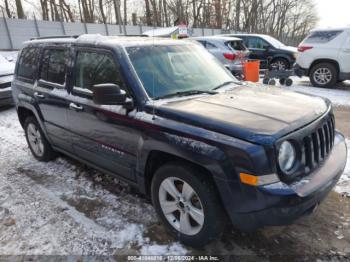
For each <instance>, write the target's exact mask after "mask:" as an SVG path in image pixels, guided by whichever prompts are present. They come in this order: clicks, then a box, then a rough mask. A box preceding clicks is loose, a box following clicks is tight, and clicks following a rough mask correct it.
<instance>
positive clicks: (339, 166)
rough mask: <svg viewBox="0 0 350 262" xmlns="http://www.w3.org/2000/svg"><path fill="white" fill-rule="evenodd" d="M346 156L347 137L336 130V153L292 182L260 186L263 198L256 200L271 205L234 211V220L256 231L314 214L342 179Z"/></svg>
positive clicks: (243, 228) (244, 227)
mask: <svg viewBox="0 0 350 262" xmlns="http://www.w3.org/2000/svg"><path fill="white" fill-rule="evenodd" d="M346 159H347V149H346V144H345V139H344V137H343V136H342V135H341V134H339V133H336V136H335V141H334V147H333V150H332V153H331V154H330V155H329V157H328V159H327V160H326V161H325V162H324V163H323V164H322V166H320V167H319V168H318V169H316V170H315V171H314V172H312V173H311V174H309V175H308V176H306V177H303V178H302V179H301V180H300V181H297V182H294V183H292V184H290V185H287V184H285V183H283V182H278V183H274V184H270V185H265V186H260V187H258V188H256V190H257V191H258V193H257V196H258V198H260V199H257V200H256V201H259V202H260V201H265V202H266V204H267V205H268V207H267V208H265V209H263V210H252V211H251V212H245V213H243V212H242V213H234V212H231V213H230V217H231V220H232V223H233V224H234V225H235V226H236V227H238V228H239V229H241V230H243V231H252V230H255V229H256V228H259V227H262V226H277V225H286V224H291V223H293V222H294V221H295V220H296V219H298V218H299V217H301V216H303V215H306V214H309V213H311V212H312V211H313V210H314V209H315V207H317V205H318V204H319V203H320V202H321V201H322V200H323V199H324V198H325V197H326V196H327V194H328V193H329V192H330V191H331V190H332V188H333V187H334V186H335V184H336V183H337V182H338V180H339V178H340V176H341V175H342V173H343V171H344V168H345V164H346ZM260 203H261V202H260Z"/></svg>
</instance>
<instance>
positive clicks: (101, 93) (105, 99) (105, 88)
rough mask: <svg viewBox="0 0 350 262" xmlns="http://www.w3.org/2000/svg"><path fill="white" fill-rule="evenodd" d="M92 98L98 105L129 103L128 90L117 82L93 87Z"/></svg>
mask: <svg viewBox="0 0 350 262" xmlns="http://www.w3.org/2000/svg"><path fill="white" fill-rule="evenodd" d="M92 98H93V101H94V103H95V104H98V105H128V104H130V103H132V102H131V101H129V102H128V101H127V100H128V99H127V95H126V92H125V91H124V90H122V89H120V87H119V86H118V85H116V84H109V83H106V84H99V85H94V86H93V87H92Z"/></svg>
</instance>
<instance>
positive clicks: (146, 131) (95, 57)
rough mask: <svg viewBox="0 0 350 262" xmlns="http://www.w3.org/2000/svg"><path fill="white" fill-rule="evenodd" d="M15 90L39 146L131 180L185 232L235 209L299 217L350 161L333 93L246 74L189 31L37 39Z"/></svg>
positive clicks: (253, 222)
mask: <svg viewBox="0 0 350 262" xmlns="http://www.w3.org/2000/svg"><path fill="white" fill-rule="evenodd" d="M12 89H13V97H14V101H15V104H16V108H17V112H18V117H19V121H20V122H21V124H22V126H23V128H24V130H25V134H26V139H27V142H28V145H29V148H30V150H31V152H32V153H33V155H34V157H35V158H37V159H38V160H39V161H49V160H51V159H53V158H54V157H55V155H56V152H61V153H63V154H65V155H67V156H70V157H73V158H76V159H78V160H79V161H81V162H83V163H86V164H88V165H90V166H92V167H94V168H96V169H98V170H101V171H102V172H104V173H107V174H113V175H116V176H117V177H118V178H119V179H121V180H124V181H126V182H128V183H130V184H131V185H132V186H134V187H135V188H137V189H138V190H139V191H140V192H141V193H143V194H145V195H148V196H149V197H150V198H151V199H152V202H153V205H154V207H155V210H156V211H157V213H158V215H159V218H160V220H161V221H162V222H163V223H164V224H165V226H166V227H167V228H168V229H169V231H170V232H171V233H173V234H174V236H175V237H176V238H178V239H179V240H180V241H182V242H183V243H185V244H188V245H192V246H197V247H198V246H202V245H204V244H206V243H208V242H209V241H210V240H212V239H214V238H216V237H218V236H219V235H220V233H222V232H223V230H224V227H225V225H226V222H227V221H231V223H232V224H233V225H234V226H235V227H237V228H238V229H241V230H244V231H251V230H254V229H256V228H258V227H262V226H267V225H281V224H288V223H292V222H293V221H294V220H295V219H297V218H298V217H300V216H302V215H305V214H308V213H310V212H311V211H313V210H314V209H315V207H316V206H317V205H318V204H319V203H320V201H322V199H324V198H325V196H326V195H327V194H328V193H329V191H330V190H331V189H332V188H333V186H334V185H335V184H336V182H337V181H338V179H339V177H340V176H341V174H342V172H343V169H344V166H345V162H346V154H347V152H346V146H345V143H344V138H343V136H342V135H341V134H339V133H338V132H337V131H335V122H334V115H333V112H332V107H331V104H330V102H329V101H327V100H323V99H321V98H318V97H311V96H307V95H304V94H298V93H294V92H290V91H285V90H282V89H280V88H274V87H268V86H259V85H254V86H253V85H252V86H249V85H247V84H243V83H240V82H238V81H237V80H236V79H235V78H234V77H233V76H232V75H231V74H230V72H229V71H228V70H226V69H225V68H224V67H223V66H222V65H221V64H220V63H219V62H218V61H217V60H216V59H215V58H214V57H213V56H212V55H210V54H209V53H208V52H206V51H205V50H204V48H203V47H201V46H198V45H196V44H193V43H191V42H187V41H179V40H167V39H153V38H138V37H104V36H100V35H82V36H79V37H62V38H43V39H34V40H31V41H28V42H26V43H25V46H24V48H23V49H22V51H21V52H20V55H19V58H18V61H17V65H16V71H15V77H14V81H13V83H12Z"/></svg>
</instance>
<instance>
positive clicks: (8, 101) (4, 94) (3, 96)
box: [0, 87, 13, 106]
mask: <svg viewBox="0 0 350 262" xmlns="http://www.w3.org/2000/svg"><path fill="white" fill-rule="evenodd" d="M8 105H13V98H12V91H11V87H8V88H4V89H0V106H8Z"/></svg>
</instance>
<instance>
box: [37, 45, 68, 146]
mask: <svg viewBox="0 0 350 262" xmlns="http://www.w3.org/2000/svg"><path fill="white" fill-rule="evenodd" d="M69 52H70V51H69V48H68V47H45V48H44V49H43V50H42V55H41V63H39V64H40V65H41V66H40V69H39V77H38V79H39V80H38V81H37V82H36V83H35V84H34V97H35V100H36V103H37V105H38V106H39V108H40V112H41V114H42V117H43V120H44V123H45V127H46V130H47V132H48V136H49V139H50V140H51V141H52V143H53V144H54V145H56V146H58V147H61V148H62V149H64V150H68V151H70V150H71V146H70V139H69V136H68V132H67V108H68V102H67V99H66V97H67V95H68V93H67V89H66V86H67V84H66V82H67V69H68V67H67V65H68V63H69Z"/></svg>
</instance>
